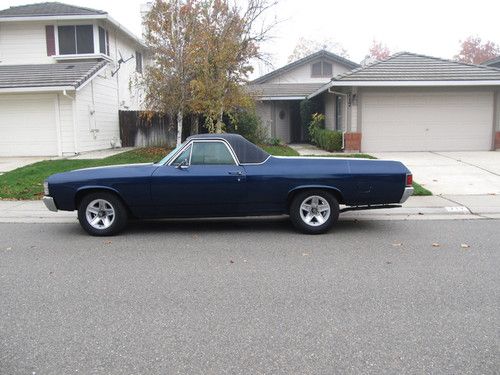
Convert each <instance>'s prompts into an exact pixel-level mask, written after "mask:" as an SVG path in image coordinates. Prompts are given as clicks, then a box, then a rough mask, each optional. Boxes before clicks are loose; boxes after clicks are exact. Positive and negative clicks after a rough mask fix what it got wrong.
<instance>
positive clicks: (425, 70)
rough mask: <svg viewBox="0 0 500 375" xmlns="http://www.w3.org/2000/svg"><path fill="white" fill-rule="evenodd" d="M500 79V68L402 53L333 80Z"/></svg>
mask: <svg viewBox="0 0 500 375" xmlns="http://www.w3.org/2000/svg"><path fill="white" fill-rule="evenodd" d="M470 80H500V70H499V69H496V68H491V67H488V66H484V65H472V64H465V63H462V62H458V61H452V60H445V59H440V58H437V57H431V56H425V55H418V54H415V53H410V52H399V53H396V54H394V55H392V56H391V57H389V58H388V59H385V60H382V61H377V62H375V63H373V64H370V65H367V66H365V67H361V68H358V69H354V70H351V71H350V72H346V73H343V74H340V75H338V76H336V77H334V78H332V81H470Z"/></svg>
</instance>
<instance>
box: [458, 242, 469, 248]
mask: <svg viewBox="0 0 500 375" xmlns="http://www.w3.org/2000/svg"><path fill="white" fill-rule="evenodd" d="M460 247H461V248H462V249H468V248H469V247H470V246H469V245H467V244H466V243H463V244H461V245H460Z"/></svg>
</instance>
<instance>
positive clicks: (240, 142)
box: [186, 133, 269, 164]
mask: <svg viewBox="0 0 500 375" xmlns="http://www.w3.org/2000/svg"><path fill="white" fill-rule="evenodd" d="M192 139H223V140H225V141H226V142H227V143H229V144H230V145H231V147H232V149H233V150H234V152H235V153H236V156H237V157H238V160H239V162H240V163H241V164H260V163H263V162H264V161H266V160H267V158H269V154H268V153H267V152H265V151H264V150H263V149H261V148H260V147H257V146H256V145H254V144H253V143H252V142H250V141H248V140H247V139H246V138H244V137H242V136H241V135H239V134H232V133H223V134H197V135H192V136H190V137H189V138H188V139H187V140H186V141H188V142H189V141H190V140H192Z"/></svg>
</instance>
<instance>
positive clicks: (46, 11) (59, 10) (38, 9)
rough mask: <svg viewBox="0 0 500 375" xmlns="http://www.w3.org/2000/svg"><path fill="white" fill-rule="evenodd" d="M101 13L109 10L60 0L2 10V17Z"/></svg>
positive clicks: (0, 13)
mask: <svg viewBox="0 0 500 375" xmlns="http://www.w3.org/2000/svg"><path fill="white" fill-rule="evenodd" d="M101 14H107V12H104V11H102V10H96V9H90V8H84V7H80V6H74V5H69V4H63V3H59V2H47V3H36V4H27V5H20V6H14V7H10V8H7V9H4V10H0V17H46V16H92V15H101Z"/></svg>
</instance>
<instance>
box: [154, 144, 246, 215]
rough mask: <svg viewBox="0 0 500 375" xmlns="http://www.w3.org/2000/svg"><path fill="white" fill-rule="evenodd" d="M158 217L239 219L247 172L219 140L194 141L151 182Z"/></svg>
mask: <svg viewBox="0 0 500 375" xmlns="http://www.w3.org/2000/svg"><path fill="white" fill-rule="evenodd" d="M151 195H152V200H153V204H154V205H156V206H157V211H158V212H159V213H160V215H159V216H164V217H197V216H198V217H201V216H236V215H239V214H240V213H241V210H242V207H244V202H245V201H246V197H247V191H246V175H245V169H244V168H243V167H242V166H240V165H238V164H237V162H236V158H235V157H234V155H233V153H232V152H231V150H230V148H229V146H228V145H227V144H226V143H225V142H223V141H219V140H194V141H192V142H190V143H189V144H188V145H186V146H185V147H184V149H183V150H182V151H181V152H180V154H178V156H177V157H176V158H175V160H173V161H172V162H171V163H169V165H164V166H161V167H159V168H158V169H157V170H156V171H155V172H154V173H153V175H152V178H151Z"/></svg>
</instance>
